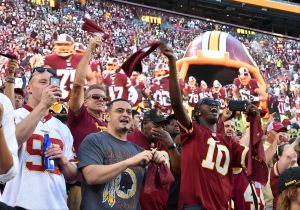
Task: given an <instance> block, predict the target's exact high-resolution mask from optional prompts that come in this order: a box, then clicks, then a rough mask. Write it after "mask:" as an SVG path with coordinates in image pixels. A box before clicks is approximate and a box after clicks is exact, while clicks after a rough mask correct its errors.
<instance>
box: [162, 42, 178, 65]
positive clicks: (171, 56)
mask: <svg viewBox="0 0 300 210" xmlns="http://www.w3.org/2000/svg"><path fill="white" fill-rule="evenodd" d="M159 48H160V51H161V52H162V53H163V54H164V55H165V56H166V57H167V58H168V59H169V60H174V61H175V60H176V56H175V54H174V51H173V50H172V48H171V47H169V46H168V45H167V44H166V43H161V44H160V46H159Z"/></svg>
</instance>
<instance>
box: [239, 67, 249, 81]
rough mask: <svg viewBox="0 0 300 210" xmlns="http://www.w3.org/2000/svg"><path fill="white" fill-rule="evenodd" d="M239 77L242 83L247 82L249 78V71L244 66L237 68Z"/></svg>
mask: <svg viewBox="0 0 300 210" xmlns="http://www.w3.org/2000/svg"><path fill="white" fill-rule="evenodd" d="M239 78H240V81H241V84H242V85H247V84H249V82H250V80H251V75H250V73H249V70H248V69H247V68H246V67H241V68H239Z"/></svg>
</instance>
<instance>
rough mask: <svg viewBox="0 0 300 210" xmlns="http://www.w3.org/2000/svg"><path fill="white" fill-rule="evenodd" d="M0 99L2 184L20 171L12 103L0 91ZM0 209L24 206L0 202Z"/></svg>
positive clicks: (0, 175) (0, 179)
mask: <svg viewBox="0 0 300 210" xmlns="http://www.w3.org/2000/svg"><path fill="white" fill-rule="evenodd" d="M0 101H1V103H0V122H1V124H0V184H5V183H6V182H7V181H9V180H11V179H13V178H14V177H15V176H16V174H17V172H18V168H19V161H18V144H17V139H16V134H15V123H14V116H13V115H12V113H13V110H14V109H13V107H12V104H11V102H10V100H9V99H8V98H7V97H6V96H5V95H3V94H2V93H0ZM0 199H1V192H0ZM0 209H8V210H21V209H23V208H18V207H16V208H13V207H8V206H7V205H6V204H4V203H2V202H0Z"/></svg>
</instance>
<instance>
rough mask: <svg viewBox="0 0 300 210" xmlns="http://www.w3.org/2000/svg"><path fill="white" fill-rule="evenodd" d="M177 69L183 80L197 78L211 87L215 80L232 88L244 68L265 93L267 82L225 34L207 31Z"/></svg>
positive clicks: (238, 44)
mask: <svg viewBox="0 0 300 210" xmlns="http://www.w3.org/2000/svg"><path fill="white" fill-rule="evenodd" d="M176 65H177V69H178V70H179V76H180V77H181V78H182V79H185V78H188V77H189V76H194V77H195V78H196V79H197V81H201V80H204V81H206V83H207V84H208V86H210V87H211V86H212V85H213V81H214V80H218V81H219V82H220V83H221V84H223V85H228V84H232V83H233V80H234V79H235V78H238V76H239V69H240V68H241V67H244V68H246V69H247V70H248V72H249V73H250V75H251V77H252V78H254V79H256V80H257V81H258V83H259V84H260V86H261V87H262V89H263V90H264V91H266V84H265V82H264V79H263V77H262V75H261V73H260V71H259V69H258V66H257V65H256V63H255V61H254V60H253V58H252V57H251V55H250V54H249V52H248V50H247V48H246V47H245V45H244V44H242V43H241V42H240V41H239V40H238V39H236V38H235V37H233V36H231V35H230V34H228V33H225V32H221V31H207V32H205V33H203V34H202V35H200V36H197V37H196V38H195V39H194V40H193V41H192V42H191V43H190V44H189V45H188V47H187V49H186V52H185V55H184V57H183V58H182V59H180V60H178V61H177V63H176ZM250 75H249V76H250ZM263 107H267V105H266V104H265V105H263Z"/></svg>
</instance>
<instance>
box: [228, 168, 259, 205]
mask: <svg viewBox="0 0 300 210" xmlns="http://www.w3.org/2000/svg"><path fill="white" fill-rule="evenodd" d="M242 170H243V169H242V168H234V171H233V183H234V189H233V196H232V197H233V201H234V208H235V209H238V210H255V206H254V200H253V193H252V189H251V185H252V188H253V189H255V194H256V197H257V203H258V210H263V209H264V196H263V193H262V190H261V184H260V183H258V182H253V181H250V182H251V185H250V183H249V181H248V179H247V175H246V174H245V173H244V172H243V171H242Z"/></svg>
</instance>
